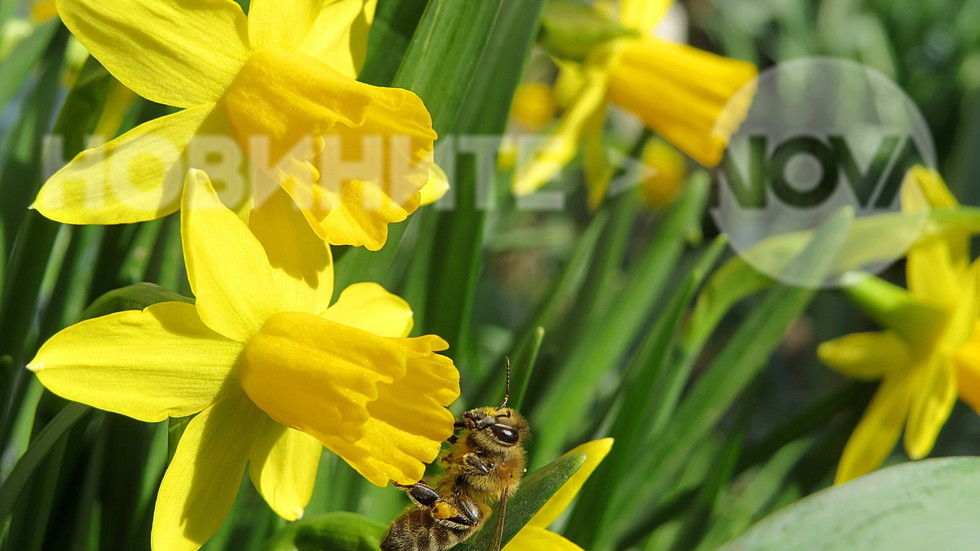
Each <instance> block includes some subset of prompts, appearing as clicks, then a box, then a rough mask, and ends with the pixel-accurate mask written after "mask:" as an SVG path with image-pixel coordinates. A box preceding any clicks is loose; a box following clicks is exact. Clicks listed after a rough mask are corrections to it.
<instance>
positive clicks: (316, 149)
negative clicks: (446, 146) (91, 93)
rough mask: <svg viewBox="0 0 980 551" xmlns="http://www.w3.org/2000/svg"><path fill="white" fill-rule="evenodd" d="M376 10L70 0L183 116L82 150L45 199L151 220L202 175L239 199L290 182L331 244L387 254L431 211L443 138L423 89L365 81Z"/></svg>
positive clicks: (113, 65) (89, 30)
mask: <svg viewBox="0 0 980 551" xmlns="http://www.w3.org/2000/svg"><path fill="white" fill-rule="evenodd" d="M375 4H376V0H332V1H329V0H328V1H324V2H314V1H313V0H254V1H253V2H251V5H250V8H249V15H248V17H247V18H246V17H245V14H244V13H243V12H242V9H241V7H239V5H238V4H236V3H235V2H234V1H232V0H209V1H207V2H181V1H179V0H113V1H111V2H101V1H95V0H58V3H57V6H58V13H59V15H60V16H61V19H62V20H63V21H64V23H65V25H66V26H67V27H68V28H69V29H70V30H71V32H72V33H73V34H74V35H75V36H77V37H78V39H79V40H80V41H81V42H82V44H84V45H85V47H87V48H88V50H89V51H90V52H91V53H92V55H93V56H95V57H96V58H97V59H98V60H99V61H100V62H101V63H102V64H103V65H105V67H106V68H107V69H108V70H109V72H110V73H112V75H113V76H115V77H116V78H117V79H119V81H120V82H122V83H123V84H124V85H126V86H127V87H128V88H130V89H131V90H133V91H134V92H136V93H137V94H139V95H141V96H143V97H144V98H146V99H148V100H151V101H154V102H157V103H162V104H165V105H171V106H174V107H179V108H183V110H181V111H178V112H177V113H174V114H172V115H168V116H165V117H161V118H158V119H154V120H151V121H149V122H147V123H144V124H142V125H140V126H138V127H136V128H134V129H133V130H131V131H129V132H127V133H125V134H123V135H122V136H120V137H118V138H116V139H114V140H112V141H110V142H108V143H106V144H104V145H102V146H101V147H98V148H95V149H91V150H87V151H84V152H82V153H81V154H80V155H78V156H77V157H75V159H73V160H72V161H71V162H70V163H68V165H67V166H65V167H64V168H63V169H61V170H60V171H58V172H57V173H56V174H55V175H54V176H52V177H51V178H50V179H49V180H48V181H47V183H46V184H45V185H44V187H43V188H42V189H41V191H40V193H39V195H38V197H37V200H36V201H35V203H34V208H36V209H37V210H39V211H40V212H41V213H42V214H43V215H45V216H47V217H48V218H51V219H53V220H57V221H60V222H66V223H72V224H116V223H125V222H138V221H143V220H151V219H154V218H159V217H161V216H164V215H166V214H169V213H171V212H173V211H175V210H176V209H177V208H178V206H179V203H180V196H181V185H182V183H183V177H184V174H185V173H186V171H187V169H188V168H199V169H203V170H206V171H207V172H208V173H209V174H210V175H211V177H212V178H214V179H215V182H216V183H220V184H222V185H221V186H218V187H219V189H221V191H222V199H223V200H224V201H225V203H226V204H228V205H229V206H236V207H237V206H241V205H247V204H248V203H249V201H254V203H255V204H260V203H261V202H262V201H264V200H265V198H266V197H267V196H268V195H269V194H270V193H271V192H272V191H274V190H275V189H277V188H278V186H281V187H282V189H285V190H286V192H287V193H288V194H289V195H290V196H291V197H292V199H293V201H294V202H295V203H296V205H297V206H298V207H299V209H300V211H301V212H302V215H303V216H304V217H305V218H306V220H307V221H308V223H309V224H310V226H311V227H312V228H313V230H314V231H315V232H316V233H317V235H319V236H320V237H321V238H322V239H325V240H326V241H328V242H330V243H332V244H336V245H363V246H365V247H367V248H369V249H371V250H377V249H379V248H381V246H382V245H384V242H385V240H386V239H387V232H388V229H387V228H388V224H389V223H392V222H398V221H401V220H404V219H405V218H406V217H407V216H408V215H409V214H410V213H411V212H413V211H414V210H415V209H416V208H418V206H419V203H420V200H421V196H420V189H421V188H422V187H423V185H424V184H425V183H426V181H427V180H428V179H429V175H430V171H429V165H430V164H431V159H432V148H433V141H434V140H435V139H436V134H435V132H434V131H433V130H432V120H431V117H430V116H429V113H428V111H427V110H426V108H425V106H424V105H423V104H422V100H420V99H419V98H418V96H416V95H415V94H413V93H412V92H409V91H407V90H401V89H396V88H382V87H377V86H370V85H368V84H364V83H361V82H358V81H356V80H355V78H356V76H357V73H358V71H359V68H360V65H361V63H362V60H363V56H364V50H365V47H366V40H367V32H368V27H369V25H370V23H371V21H372V19H373V15H374V8H375ZM243 154H244V155H245V156H246V157H247V158H248V159H249V162H247V163H244V164H243V159H242V156H243ZM253 174H256V175H257V176H256V177H258V175H261V176H264V177H266V178H271V180H272V182H273V187H272V189H271V190H270V189H265V188H264V186H258V185H257V184H256V183H255V182H254V181H253V182H252V183H249V182H248V180H251V179H252V175H253Z"/></svg>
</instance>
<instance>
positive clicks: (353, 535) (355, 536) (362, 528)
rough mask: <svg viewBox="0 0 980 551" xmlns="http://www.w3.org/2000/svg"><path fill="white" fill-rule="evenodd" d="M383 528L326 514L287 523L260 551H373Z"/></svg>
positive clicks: (342, 514) (368, 521)
mask: <svg viewBox="0 0 980 551" xmlns="http://www.w3.org/2000/svg"><path fill="white" fill-rule="evenodd" d="M384 532H385V526H384V525H383V524H381V523H380V522H377V521H375V520H371V519H369V518H367V517H365V516H364V515H359V514H357V513H348V512H334V513H326V514H323V515H319V516H316V517H313V518H309V519H303V520H300V521H298V522H293V523H290V524H288V525H287V526H286V527H285V528H283V529H282V530H280V531H279V532H277V533H276V534H275V535H274V536H272V538H271V539H269V540H268V541H267V542H265V544H264V545H263V546H262V547H261V549H260V551H314V550H323V551H377V549H378V547H379V546H380V545H381V537H382V536H383V535H384Z"/></svg>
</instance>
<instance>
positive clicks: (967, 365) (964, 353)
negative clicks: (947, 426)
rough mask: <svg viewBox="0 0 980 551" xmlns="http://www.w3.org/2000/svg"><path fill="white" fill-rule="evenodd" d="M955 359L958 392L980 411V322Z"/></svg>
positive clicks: (965, 400)
mask: <svg viewBox="0 0 980 551" xmlns="http://www.w3.org/2000/svg"><path fill="white" fill-rule="evenodd" d="M954 361H955V362H956V375H957V385H956V388H957V393H958V394H959V396H960V399H961V400H963V401H964V402H966V403H967V404H969V406H970V407H971V408H973V411H976V412H977V413H980V322H977V324H976V325H975V328H974V332H973V337H972V338H971V339H970V340H969V341H968V342H967V343H966V344H965V345H964V346H963V347H961V348H960V349H959V350H958V351H957V352H956V355H955V356H954Z"/></svg>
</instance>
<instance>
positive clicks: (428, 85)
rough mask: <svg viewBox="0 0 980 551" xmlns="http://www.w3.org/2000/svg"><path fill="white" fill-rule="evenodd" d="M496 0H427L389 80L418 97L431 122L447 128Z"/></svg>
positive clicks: (474, 68) (484, 38) (473, 73)
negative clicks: (405, 49)
mask: <svg viewBox="0 0 980 551" xmlns="http://www.w3.org/2000/svg"><path fill="white" fill-rule="evenodd" d="M500 4H501V0H484V1H481V2H471V1H470V0H431V1H430V2H429V4H428V6H427V7H426V9H425V13H424V14H422V20H421V21H419V25H418V28H417V29H416V30H415V34H414V35H413V36H412V42H411V43H410V44H409V45H408V50H407V51H406V52H405V59H404V61H403V62H402V64H401V66H400V67H399V68H398V74H396V75H395V79H394V85H395V86H398V87H400V88H407V89H409V90H411V91H413V92H415V93H416V94H418V95H419V97H421V98H422V100H423V101H424V102H425V104H426V106H429V107H430V108H429V111H430V112H431V113H432V126H433V127H434V128H435V129H436V132H439V133H440V134H443V133H445V132H447V131H448V130H450V128H452V126H453V123H454V122H455V120H456V115H457V113H459V111H460V109H461V108H462V106H463V100H464V98H465V97H466V94H467V92H468V90H469V87H470V83H471V82H472V81H473V78H474V77H475V76H476V74H477V72H478V71H479V70H480V64H479V63H474V60H477V59H480V57H481V56H482V55H483V50H484V48H485V47H486V45H487V41H488V40H489V39H490V33H491V31H492V30H493V23H494V21H495V20H496V17H497V11H498V10H499V9H500Z"/></svg>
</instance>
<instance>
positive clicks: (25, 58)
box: [0, 19, 61, 105]
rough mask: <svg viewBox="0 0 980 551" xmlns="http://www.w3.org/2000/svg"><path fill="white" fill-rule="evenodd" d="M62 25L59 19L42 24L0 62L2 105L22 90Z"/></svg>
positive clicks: (0, 96)
mask: <svg viewBox="0 0 980 551" xmlns="http://www.w3.org/2000/svg"><path fill="white" fill-rule="evenodd" d="M60 27H61V25H60V24H59V21H58V20H57V19H53V20H51V21H48V22H47V23H45V24H43V25H41V26H40V27H38V28H37V29H35V30H34V32H33V33H31V35H30V36H28V37H27V38H25V39H24V41H23V42H21V43H20V44H18V45H17V47H16V48H14V51H12V52H10V54H9V55H8V56H7V58H6V59H4V60H3V63H0V105H6V103H7V102H8V101H9V100H10V98H12V97H14V94H16V93H17V91H18V90H20V87H21V86H22V85H23V84H24V81H26V80H27V77H29V76H30V75H31V73H32V72H33V71H34V68H35V67H37V64H38V62H39V61H40V60H41V57H42V56H43V55H44V51H45V50H47V49H48V45H49V44H51V39H52V38H54V35H55V33H56V32H57V31H58V29H59V28H60Z"/></svg>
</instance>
